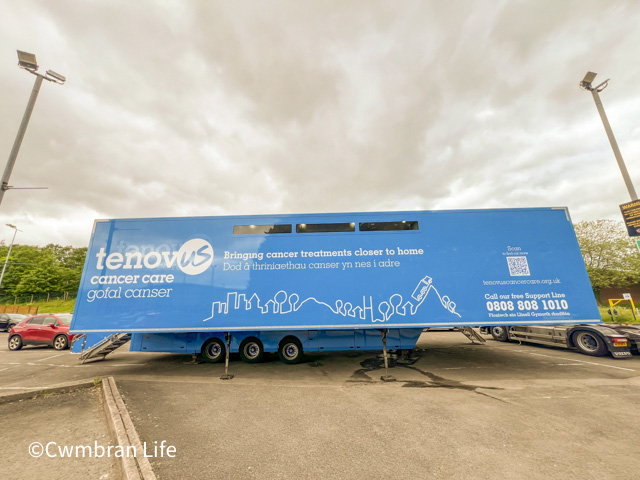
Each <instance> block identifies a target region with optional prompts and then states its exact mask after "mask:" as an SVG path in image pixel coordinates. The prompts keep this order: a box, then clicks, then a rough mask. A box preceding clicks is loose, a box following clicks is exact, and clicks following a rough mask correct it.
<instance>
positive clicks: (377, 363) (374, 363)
mask: <svg viewBox="0 0 640 480" xmlns="http://www.w3.org/2000/svg"><path fill="white" fill-rule="evenodd" d="M419 359H420V357H411V358H410V359H406V360H404V359H401V358H390V359H389V368H396V369H399V368H406V369H409V370H413V371H414V372H418V373H420V374H421V375H424V376H425V377H428V378H429V380H424V381H420V380H402V379H396V380H395V382H396V383H402V384H403V385H402V387H403V388H446V389H452V390H465V391H469V392H473V393H477V394H478V395H482V396H485V397H489V398H491V399H493V400H498V401H500V402H503V403H507V402H505V401H504V400H502V399H500V398H496V397H493V396H491V395H488V394H486V393H484V392H481V391H479V390H478V389H482V390H503V389H502V388H497V387H484V386H480V385H468V384H463V383H460V382H458V381H457V380H450V379H447V378H444V377H441V376H439V375H436V374H434V373H431V372H427V371H425V370H422V369H420V368H418V367H415V366H414V365H413V364H414V363H416V362H417V361H418V360H419ZM360 365H361V366H362V368H359V369H358V370H356V371H355V372H353V374H352V375H351V378H350V379H349V380H347V381H348V382H354V383H378V381H377V380H374V379H373V378H372V377H371V376H369V374H370V373H371V372H375V371H380V370H384V359H382V358H379V357H374V358H367V359H366V360H364V361H363V362H361V363H360ZM397 372H398V370H396V371H395V372H390V373H397Z"/></svg>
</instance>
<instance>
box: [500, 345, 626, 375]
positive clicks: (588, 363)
mask: <svg viewBox="0 0 640 480" xmlns="http://www.w3.org/2000/svg"><path fill="white" fill-rule="evenodd" d="M510 351H511V352H514V353H521V354H523V355H535V356H537V357H547V358H554V359H558V360H566V361H568V362H578V363H585V364H587V365H596V366H597V367H605V368H615V369H617V370H625V371H627V372H635V371H636V370H635V369H634V368H624V367H616V366H614V365H605V364H603V363H597V362H587V361H586V360H578V359H575V358H564V357H556V356H555V355H545V354H544V353H533V352H521V351H518V350H510Z"/></svg>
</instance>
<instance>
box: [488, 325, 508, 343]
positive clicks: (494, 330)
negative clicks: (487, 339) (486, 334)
mask: <svg viewBox="0 0 640 480" xmlns="http://www.w3.org/2000/svg"><path fill="white" fill-rule="evenodd" d="M490 331H491V336H492V337H493V338H494V340H497V341H499V342H508V341H509V327H503V326H497V327H491V328H490Z"/></svg>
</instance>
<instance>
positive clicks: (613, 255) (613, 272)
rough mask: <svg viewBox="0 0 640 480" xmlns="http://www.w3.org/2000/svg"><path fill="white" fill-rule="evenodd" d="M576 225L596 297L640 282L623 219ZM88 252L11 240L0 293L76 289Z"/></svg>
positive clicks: (639, 257)
mask: <svg viewBox="0 0 640 480" xmlns="http://www.w3.org/2000/svg"><path fill="white" fill-rule="evenodd" d="M574 227H575V231H576V236H577V237H578V243H579V244H580V250H581V251H582V257H583V258H584V263H585V265H586V267H587V273H588V274H589V278H590V280H591V286H592V287H593V291H594V293H595V294H596V297H599V294H600V290H601V289H603V288H607V287H629V286H632V285H637V284H639V283H640V252H639V251H638V248H637V246H636V243H635V241H634V240H632V239H631V238H629V237H628V236H627V230H626V228H625V226H624V224H623V223H622V222H618V221H615V220H592V221H583V222H578V223H576V224H575V225H574ZM7 251H8V247H7V246H6V245H4V244H0V261H2V260H1V259H4V258H6V256H7ZM86 254H87V248H86V247H81V248H75V247H63V246H60V245H54V244H50V245H47V246H46V247H35V246H29V245H14V246H13V249H12V251H11V258H9V261H8V263H7V268H6V272H5V275H4V279H3V281H2V286H1V287H0V294H2V295H11V296H20V295H27V294H29V295H30V294H34V293H48V292H75V291H77V290H78V288H79V285H80V276H81V275H82V268H83V266H84V260H85V257H86Z"/></svg>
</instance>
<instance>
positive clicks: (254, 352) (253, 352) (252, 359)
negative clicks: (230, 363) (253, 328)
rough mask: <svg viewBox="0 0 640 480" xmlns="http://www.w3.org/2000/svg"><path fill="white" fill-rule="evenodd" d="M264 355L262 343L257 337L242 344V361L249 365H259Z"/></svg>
mask: <svg viewBox="0 0 640 480" xmlns="http://www.w3.org/2000/svg"><path fill="white" fill-rule="evenodd" d="M263 355H264V347H263V346H262V342H261V341H260V340H258V339H257V338H255V337H249V338H245V339H244V340H243V341H242V343H241V344H240V359H241V360H242V361H243V362H247V363H258V362H259V361H260V360H262V356H263Z"/></svg>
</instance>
